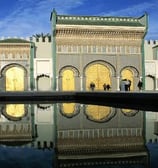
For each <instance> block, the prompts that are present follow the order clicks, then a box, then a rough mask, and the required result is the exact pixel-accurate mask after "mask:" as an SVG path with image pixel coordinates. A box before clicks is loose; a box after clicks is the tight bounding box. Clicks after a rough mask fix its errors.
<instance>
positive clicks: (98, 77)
mask: <svg viewBox="0 0 158 168" xmlns="http://www.w3.org/2000/svg"><path fill="white" fill-rule="evenodd" d="M85 75H86V90H90V84H91V82H93V83H94V84H95V90H103V85H104V84H109V85H110V86H111V72H110V69H109V68H108V67H107V66H105V65H103V64H100V63H96V64H91V65H89V66H88V67H87V68H86V71H85Z"/></svg>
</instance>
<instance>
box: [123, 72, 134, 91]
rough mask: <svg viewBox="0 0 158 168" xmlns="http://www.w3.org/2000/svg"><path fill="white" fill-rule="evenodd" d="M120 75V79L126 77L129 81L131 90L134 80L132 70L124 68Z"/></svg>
mask: <svg viewBox="0 0 158 168" xmlns="http://www.w3.org/2000/svg"><path fill="white" fill-rule="evenodd" d="M121 76H122V80H124V79H127V80H130V81H131V85H130V90H133V89H134V88H133V87H134V83H133V82H134V80H133V72H132V71H131V70H129V69H124V70H123V71H122V72H121Z"/></svg>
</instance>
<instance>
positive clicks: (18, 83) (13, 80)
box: [5, 66, 25, 91]
mask: <svg viewBox="0 0 158 168" xmlns="http://www.w3.org/2000/svg"><path fill="white" fill-rule="evenodd" d="M5 77H6V82H5V84H6V85H5V86H6V87H5V88H6V91H24V88H25V86H24V69H22V68H20V67H17V66H13V67H10V68H8V69H7V70H6V72H5Z"/></svg>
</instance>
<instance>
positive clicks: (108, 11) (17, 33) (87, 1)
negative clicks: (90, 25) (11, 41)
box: [0, 0, 158, 40]
mask: <svg viewBox="0 0 158 168" xmlns="http://www.w3.org/2000/svg"><path fill="white" fill-rule="evenodd" d="M53 8H55V9H56V11H57V13H58V14H66V15H88V16H91V15H93V16H94V15H95V16H130V17H140V16H142V15H143V14H144V13H145V12H147V13H148V15H149V28H148V33H147V35H146V39H148V40H149V39H151V40H158V21H157V18H158V0H113V1H112V0H0V37H30V36H32V35H33V34H40V33H42V32H43V33H50V31H51V27H50V26H51V24H50V14H51V11H52V10H53Z"/></svg>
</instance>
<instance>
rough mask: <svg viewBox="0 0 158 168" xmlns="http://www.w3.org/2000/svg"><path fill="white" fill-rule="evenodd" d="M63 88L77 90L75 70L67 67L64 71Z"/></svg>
mask: <svg viewBox="0 0 158 168" xmlns="http://www.w3.org/2000/svg"><path fill="white" fill-rule="evenodd" d="M62 90H63V91H73V90H75V79H74V72H73V70H71V69H66V70H64V71H63V72H62Z"/></svg>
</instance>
